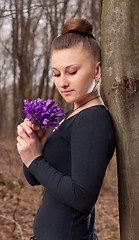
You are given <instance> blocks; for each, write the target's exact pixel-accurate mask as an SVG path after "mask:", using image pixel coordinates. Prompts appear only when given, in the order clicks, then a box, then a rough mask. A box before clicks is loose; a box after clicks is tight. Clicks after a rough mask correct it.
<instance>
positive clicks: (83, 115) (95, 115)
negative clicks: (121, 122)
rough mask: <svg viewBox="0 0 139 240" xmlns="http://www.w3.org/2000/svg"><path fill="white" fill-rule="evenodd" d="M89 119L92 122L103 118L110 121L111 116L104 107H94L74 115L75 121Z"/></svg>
mask: <svg viewBox="0 0 139 240" xmlns="http://www.w3.org/2000/svg"><path fill="white" fill-rule="evenodd" d="M89 118H90V119H94V120H100V119H102V118H103V119H104V118H105V119H107V120H109V119H111V114H110V112H109V110H108V108H107V107H106V106H105V105H94V106H91V107H88V108H85V109H83V110H81V111H80V112H79V113H77V114H76V115H75V119H76V120H80V119H81V120H82V119H84V120H85V119H86V120H89Z"/></svg>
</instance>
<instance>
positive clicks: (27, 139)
mask: <svg viewBox="0 0 139 240" xmlns="http://www.w3.org/2000/svg"><path fill="white" fill-rule="evenodd" d="M32 125H33V126H32ZM17 133H18V137H17V150H18V152H19V154H20V157H21V159H22V161H23V162H24V164H25V165H26V166H27V167H29V165H30V164H31V162H32V161H33V160H34V159H35V158H36V157H38V156H40V155H41V154H42V150H43V147H44V144H45V142H46V140H47V138H48V135H47V131H46V130H45V131H44V130H43V129H41V127H40V126H37V125H36V126H34V124H32V123H31V122H29V121H26V120H25V121H24V122H23V123H21V124H20V125H18V127H17Z"/></svg>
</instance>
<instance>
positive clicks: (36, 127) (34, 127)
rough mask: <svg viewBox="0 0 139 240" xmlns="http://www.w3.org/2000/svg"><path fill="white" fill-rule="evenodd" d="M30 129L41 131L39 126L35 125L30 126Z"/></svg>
mask: <svg viewBox="0 0 139 240" xmlns="http://www.w3.org/2000/svg"><path fill="white" fill-rule="evenodd" d="M32 129H33V130H34V131H39V130H41V126H40V125H36V124H32Z"/></svg>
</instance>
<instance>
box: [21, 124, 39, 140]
mask: <svg viewBox="0 0 139 240" xmlns="http://www.w3.org/2000/svg"><path fill="white" fill-rule="evenodd" d="M21 127H22V128H23V130H24V132H25V133H26V134H27V135H28V136H29V137H31V138H34V137H35V136H36V134H35V133H34V131H33V130H32V128H31V127H30V126H28V124H27V123H26V122H23V123H21Z"/></svg>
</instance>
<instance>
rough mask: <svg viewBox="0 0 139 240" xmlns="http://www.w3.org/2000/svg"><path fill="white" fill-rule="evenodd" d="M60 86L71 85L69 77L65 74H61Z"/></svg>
mask: <svg viewBox="0 0 139 240" xmlns="http://www.w3.org/2000/svg"><path fill="white" fill-rule="evenodd" d="M59 86H60V87H61V88H66V87H68V86H69V81H68V78H67V76H66V75H65V74H61V76H60V83H59Z"/></svg>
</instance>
